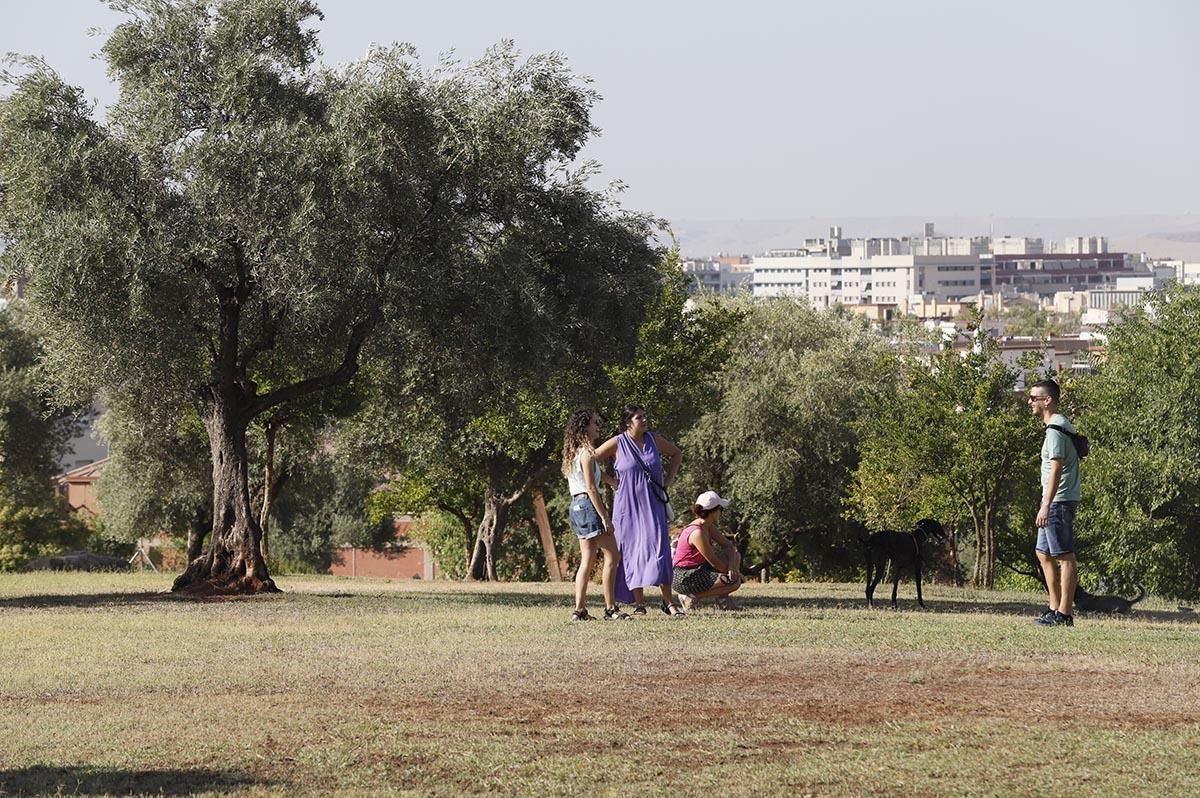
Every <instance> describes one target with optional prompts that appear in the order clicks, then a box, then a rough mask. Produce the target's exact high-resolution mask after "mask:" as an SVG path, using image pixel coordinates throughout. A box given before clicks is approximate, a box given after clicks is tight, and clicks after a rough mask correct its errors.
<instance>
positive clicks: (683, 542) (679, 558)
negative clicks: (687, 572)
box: [674, 524, 708, 568]
mask: <svg viewBox="0 0 1200 798" xmlns="http://www.w3.org/2000/svg"><path fill="white" fill-rule="evenodd" d="M696 530H700V532H701V534H703V532H704V529H703V528H702V527H701V526H700V525H699V524H690V525H688V526H687V527H684V530H683V531H682V532H680V533H679V542H678V543H676V544H675V561H674V562H675V565H677V566H679V567H680V568H695V567H696V566H697V565H703V564H704V563H706V562H708V560H706V559H704V555H703V554H701V553H700V549H698V548H696V547H695V546H693V545H692V541H691V540H690V538H691V536H692V533H693V532H695V531H696Z"/></svg>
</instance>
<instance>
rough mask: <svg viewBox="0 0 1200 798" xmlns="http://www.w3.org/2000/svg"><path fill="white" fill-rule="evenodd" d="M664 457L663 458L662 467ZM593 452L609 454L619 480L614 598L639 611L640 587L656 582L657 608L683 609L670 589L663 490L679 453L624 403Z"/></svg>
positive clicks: (637, 409) (639, 410) (642, 610)
mask: <svg viewBox="0 0 1200 798" xmlns="http://www.w3.org/2000/svg"><path fill="white" fill-rule="evenodd" d="M664 457H665V458H667V461H668V463H667V466H666V468H665V469H664V468H663V458H664ZM595 458H596V459H597V460H615V465H616V471H617V479H618V480H619V484H618V487H617V492H616V496H615V498H614V500H613V515H612V521H613V529H614V531H615V533H616V536H617V546H618V547H619V548H620V550H621V570H622V573H623V574H624V576H625V579H624V582H625V585H620V584H619V581H620V580H618V595H617V599H618V600H619V601H625V602H629V601H631V600H632V601H633V604H634V608H633V613H634V614H635V615H645V614H646V596H645V589H646V588H647V587H652V586H656V585H657V586H658V588H659V590H661V591H662V605H661V606H662V611H663V612H665V613H666V614H667V615H674V616H680V615H683V610H682V609H680V607H679V606H678V605H677V604H675V601H674V597H673V596H672V595H671V579H672V576H673V566H672V563H671V539H670V537H669V536H668V534H667V499H668V496H667V490H668V489H669V488H670V487H671V483H672V482H674V481H675V475H676V474H678V473H679V466H680V464H681V463H682V462H683V453H682V452H681V451H680V450H679V447H678V446H676V445H675V444H673V443H671V442H670V441H669V440H667V439H666V438H664V437H662V436H661V435H655V434H654V433H653V432H651V431H650V426H649V424H648V423H647V419H646V409H645V408H644V407H642V406H641V405H626V406H625V407H623V408H622V409H621V431H620V432H619V433H618V434H617V435H616V436H614V437H612V438H609V439H608V440H607V441H605V442H604V443H603V444H601V445H600V446H599V447H597V449H596V454H595ZM626 585H627V586H628V588H625V586H626ZM622 588H625V589H622ZM629 589H632V595H630V593H629V592H628V590H629Z"/></svg>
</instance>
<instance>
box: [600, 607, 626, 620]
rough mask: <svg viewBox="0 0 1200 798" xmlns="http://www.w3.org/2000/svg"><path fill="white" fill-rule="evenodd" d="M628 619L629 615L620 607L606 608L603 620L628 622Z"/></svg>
mask: <svg viewBox="0 0 1200 798" xmlns="http://www.w3.org/2000/svg"><path fill="white" fill-rule="evenodd" d="M629 618H630V615H629V613H627V612H625V611H624V610H622V609H621V608H620V607H608V608H606V609H605V610H604V620H606V621H628V620H629Z"/></svg>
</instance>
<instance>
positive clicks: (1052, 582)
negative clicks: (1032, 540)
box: [1036, 551, 1062, 610]
mask: <svg viewBox="0 0 1200 798" xmlns="http://www.w3.org/2000/svg"><path fill="white" fill-rule="evenodd" d="M1036 553H1037V558H1038V562H1039V563H1041V564H1042V576H1044V577H1046V590H1047V592H1049V594H1050V603H1049V604H1048V605H1047V606H1048V607H1049V608H1050V609H1052V610H1056V609H1058V605H1059V603H1060V602H1061V600H1062V598H1061V596H1059V592H1058V565H1057V564H1056V563H1055V562H1054V558H1053V557H1051V556H1050V555H1049V554H1046V553H1045V552H1043V551H1039V552H1036Z"/></svg>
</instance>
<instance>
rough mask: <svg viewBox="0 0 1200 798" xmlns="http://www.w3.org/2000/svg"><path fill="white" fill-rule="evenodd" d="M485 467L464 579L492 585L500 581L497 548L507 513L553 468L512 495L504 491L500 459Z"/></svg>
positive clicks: (531, 478)
mask: <svg viewBox="0 0 1200 798" xmlns="http://www.w3.org/2000/svg"><path fill="white" fill-rule="evenodd" d="M486 468H487V474H488V484H487V488H486V489H485V490H484V495H483V519H482V520H481V521H480V522H479V530H478V532H477V533H476V535H475V545H474V546H473V547H472V549H471V561H470V563H469V564H468V565H467V576H466V578H467V579H468V580H483V579H487V580H488V581H489V582H495V581H498V580H499V577H498V576H497V575H496V561H497V560H499V558H500V545H501V541H502V540H503V539H504V529H505V527H506V526H507V524H508V513H509V510H511V509H512V506H513V505H514V504H516V503H517V502H518V501H520V500H521V497H522V496H524V495H525V493H526V492H528V491H530V490H532V489H533V488H534V487H535V486H537V485H539V484H541V482H542V480H544V479H545V478H546V477H547V476H548V475H549V474H550V473H552V472H553V471H554V469H555V468H556V465H555V464H554V463H550V464H548V465H545V466H543V467H542V468H539V469H538V470H537V471H535V472H533V473H532V474H530V475H529V476H528V477H527V478H526V480H525V484H523V485H522V486H521V487H520V488H518V489H517V490H515V491H513V492H512V493H505V492H504V471H505V468H504V461H503V460H502V459H501V457H499V456H497V457H493V458H492V459H490V460H488V462H487V464H486Z"/></svg>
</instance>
